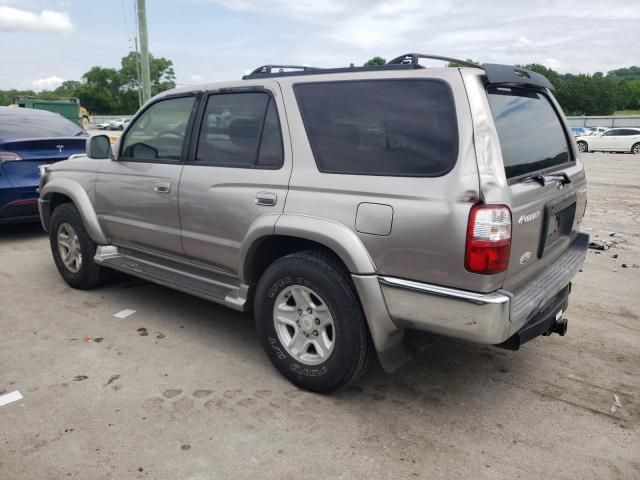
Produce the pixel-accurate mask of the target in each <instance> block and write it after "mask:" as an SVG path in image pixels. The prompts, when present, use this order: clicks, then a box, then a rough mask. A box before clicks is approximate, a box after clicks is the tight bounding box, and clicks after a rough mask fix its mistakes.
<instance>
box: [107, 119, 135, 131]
mask: <svg viewBox="0 0 640 480" xmlns="http://www.w3.org/2000/svg"><path fill="white" fill-rule="evenodd" d="M130 121H131V119H130V118H118V119H116V120H111V121H110V122H109V130H124V127H126V126H127V125H129V122H130Z"/></svg>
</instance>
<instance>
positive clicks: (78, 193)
mask: <svg viewBox="0 0 640 480" xmlns="http://www.w3.org/2000/svg"><path fill="white" fill-rule="evenodd" d="M66 202H71V203H73V205H74V206H75V207H76V208H77V209H78V212H79V213H80V217H81V218H82V222H83V223H84V226H85V228H86V229H87V233H88V234H89V236H90V237H91V239H92V240H93V241H94V242H96V243H98V244H102V245H105V244H108V243H109V241H108V239H107V237H106V235H105V234H104V232H103V230H102V227H101V226H100V222H99V221H98V216H97V215H96V212H95V210H94V208H93V204H92V203H91V200H90V199H89V195H87V192H86V191H85V189H84V188H82V186H81V185H80V184H78V183H77V182H74V181H73V180H69V179H66V178H54V179H52V180H50V181H49V182H47V183H46V184H45V186H44V187H43V188H42V191H41V192H40V209H41V214H40V215H41V219H42V223H43V226H45V227H46V228H48V223H49V222H48V219H49V218H51V214H52V213H53V210H54V209H55V207H57V206H58V205H60V204H61V203H66Z"/></svg>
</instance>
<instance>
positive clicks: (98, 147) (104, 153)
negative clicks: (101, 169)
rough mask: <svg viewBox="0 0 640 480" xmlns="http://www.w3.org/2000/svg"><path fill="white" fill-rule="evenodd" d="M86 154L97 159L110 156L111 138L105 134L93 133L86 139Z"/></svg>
mask: <svg viewBox="0 0 640 480" xmlns="http://www.w3.org/2000/svg"><path fill="white" fill-rule="evenodd" d="M87 156H88V157H89V158H95V159H97V160H104V159H107V158H111V140H110V139H109V137H108V136H106V135H94V136H93V137H90V138H88V139H87Z"/></svg>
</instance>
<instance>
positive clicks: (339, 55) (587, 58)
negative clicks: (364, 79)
mask: <svg viewBox="0 0 640 480" xmlns="http://www.w3.org/2000/svg"><path fill="white" fill-rule="evenodd" d="M134 3H135V0H0V65H2V68H1V69H0V89H8V88H19V89H35V90H43V89H52V88H56V87H57V86H58V85H60V83H61V82H62V81H64V80H79V79H80V77H81V76H82V74H83V73H85V72H86V71H87V70H89V68H91V67H92V66H96V65H99V66H103V67H118V66H119V64H120V59H121V58H122V57H123V56H125V55H127V53H128V52H129V51H130V50H131V49H133V48H134V38H135V36H136V21H135V15H134ZM147 19H148V20H147V22H148V30H149V49H150V51H151V53H152V54H153V55H154V56H156V57H166V58H168V59H170V60H172V61H173V63H174V68H175V72H176V81H177V83H178V84H179V85H184V84H194V83H204V82H207V83H208V82H215V81H224V80H233V79H237V78H240V77H241V76H242V75H243V74H244V73H246V72H247V70H252V69H254V68H256V67H258V66H260V65H264V64H269V63H280V64H298V65H301V64H302V65H312V66H316V67H336V66H347V65H349V64H350V63H354V64H356V65H359V64H362V63H364V62H365V61H366V60H367V59H369V58H371V57H373V56H382V57H383V58H386V59H387V60H389V59H391V58H394V57H396V56H399V55H401V54H403V53H407V52H420V53H431V54H436V55H443V56H449V57H454V58H461V59H465V58H472V59H474V60H477V61H480V62H481V63H483V62H487V63H507V64H527V63H533V62H535V63H541V64H543V65H546V66H547V67H550V68H553V69H555V70H557V71H559V72H561V73H578V72H583V73H594V72H596V71H602V72H607V71H609V70H612V69H615V68H620V67H628V66H631V65H640V47H639V45H640V0H615V1H614V2H607V1H606V0H527V1H518V0H268V1H266V0H147Z"/></svg>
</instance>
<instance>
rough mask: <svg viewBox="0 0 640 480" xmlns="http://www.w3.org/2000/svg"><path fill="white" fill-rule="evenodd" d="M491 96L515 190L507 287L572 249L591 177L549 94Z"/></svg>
mask: <svg viewBox="0 0 640 480" xmlns="http://www.w3.org/2000/svg"><path fill="white" fill-rule="evenodd" d="M487 95H488V99H489V105H490V107H491V111H492V115H493V118H494V123H495V125H496V129H497V132H498V137H499V140H500V146H501V150H502V156H503V160H504V167H505V172H506V175H507V180H508V183H509V187H510V189H511V205H509V206H510V208H511V212H512V243H511V257H510V261H509V267H508V270H507V277H506V279H505V287H507V288H508V287H510V286H512V285H516V284H519V283H521V282H523V281H525V280H526V279H527V278H528V277H530V276H531V275H534V274H535V273H536V272H538V271H540V270H541V269H542V268H544V267H545V266H546V265H549V264H551V263H553V262H554V261H555V260H557V259H558V258H559V257H560V256H561V255H562V253H564V252H565V251H566V250H567V249H568V248H569V245H570V244H571V241H572V240H573V239H574V238H575V236H576V235H577V233H578V228H579V222H580V221H581V219H582V215H583V212H584V208H585V202H586V179H585V176H584V170H583V167H582V165H581V164H579V163H577V162H576V158H575V149H574V148H572V147H571V144H570V142H571V141H572V140H571V136H570V133H569V132H568V130H567V128H566V126H565V124H564V122H563V121H562V117H561V113H560V112H558V110H557V107H556V104H555V103H554V102H553V101H552V99H551V98H550V96H549V95H550V94H549V93H547V92H546V91H542V90H536V89H527V88H516V87H497V86H490V87H488V89H487Z"/></svg>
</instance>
